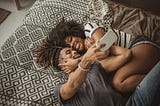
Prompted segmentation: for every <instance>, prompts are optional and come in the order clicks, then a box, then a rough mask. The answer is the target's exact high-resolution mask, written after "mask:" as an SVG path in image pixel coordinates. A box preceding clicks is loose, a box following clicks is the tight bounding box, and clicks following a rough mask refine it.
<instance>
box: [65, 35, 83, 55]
mask: <svg viewBox="0 0 160 106" xmlns="http://www.w3.org/2000/svg"><path fill="white" fill-rule="evenodd" d="M65 42H66V44H67V45H69V47H71V48H72V49H74V50H77V51H79V52H81V51H84V50H85V46H84V39H82V38H80V37H76V36H68V37H66V38H65Z"/></svg>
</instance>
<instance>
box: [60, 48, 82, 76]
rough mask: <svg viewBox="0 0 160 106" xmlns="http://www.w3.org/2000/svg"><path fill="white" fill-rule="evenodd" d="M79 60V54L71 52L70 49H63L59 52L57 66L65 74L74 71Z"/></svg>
mask: <svg viewBox="0 0 160 106" xmlns="http://www.w3.org/2000/svg"><path fill="white" fill-rule="evenodd" d="M79 58H80V54H78V53H77V51H75V50H72V49H71V48H64V49H62V50H61V52H60V56H59V64H61V65H60V67H61V69H62V70H63V71H64V72H66V73H67V71H68V70H66V68H67V69H69V70H70V71H68V72H69V73H70V72H72V71H74V70H75V69H76V68H77V66H78V59H79Z"/></svg>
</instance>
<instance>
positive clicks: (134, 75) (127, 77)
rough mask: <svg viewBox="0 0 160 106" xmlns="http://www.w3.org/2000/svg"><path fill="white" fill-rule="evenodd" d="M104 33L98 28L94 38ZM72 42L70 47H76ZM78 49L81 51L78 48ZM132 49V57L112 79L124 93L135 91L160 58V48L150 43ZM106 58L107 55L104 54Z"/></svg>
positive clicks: (115, 85)
mask: <svg viewBox="0 0 160 106" xmlns="http://www.w3.org/2000/svg"><path fill="white" fill-rule="evenodd" d="M103 34H104V30H103V29H98V30H97V31H95V33H94V34H93V38H92V39H93V40H94V41H97V40H99V39H100V38H101V37H102V36H103ZM72 39H73V38H72ZM75 39H76V38H74V40H75ZM81 43H82V42H81ZM72 44H73V46H70V47H74V41H73V42H72ZM87 48H89V47H87ZM83 49H85V48H83ZM77 50H78V51H79V49H78V48H77ZM81 50H82V48H81ZM131 51H132V52H133V53H132V54H133V57H132V59H131V60H130V61H128V62H127V63H126V64H124V65H123V66H122V67H121V68H120V69H117V70H116V73H115V76H114V77H113V80H112V84H113V87H114V88H115V89H116V90H117V91H119V92H123V93H125V92H131V91H133V90H134V89H135V88H136V86H137V85H138V84H139V83H140V82H141V80H142V79H143V78H144V76H145V75H146V74H147V73H148V72H149V71H150V69H151V68H152V67H153V66H154V65H155V64H156V63H157V62H158V61H159V60H160V50H159V49H158V48H156V47H154V46H152V45H150V44H140V45H137V46H135V47H133V48H131ZM104 58H106V57H105V56H104Z"/></svg>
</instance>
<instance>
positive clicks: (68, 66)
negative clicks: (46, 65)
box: [59, 58, 79, 73]
mask: <svg viewBox="0 0 160 106" xmlns="http://www.w3.org/2000/svg"><path fill="white" fill-rule="evenodd" d="M78 63H79V59H73V58H66V59H65V62H64V63H62V64H59V66H60V67H61V69H62V70H64V72H65V73H70V72H72V71H74V70H76V68H77V66H78Z"/></svg>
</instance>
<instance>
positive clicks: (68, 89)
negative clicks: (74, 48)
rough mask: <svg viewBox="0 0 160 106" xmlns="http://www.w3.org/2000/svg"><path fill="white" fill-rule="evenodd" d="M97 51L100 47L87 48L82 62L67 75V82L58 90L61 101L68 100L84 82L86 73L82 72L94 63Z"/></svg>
mask: <svg viewBox="0 0 160 106" xmlns="http://www.w3.org/2000/svg"><path fill="white" fill-rule="evenodd" d="M97 49H100V47H99V48H95V46H92V47H91V48H89V49H88V51H87V52H86V53H85V54H84V56H83V57H82V60H81V62H80V63H79V65H80V66H78V68H77V69H76V70H75V71H74V72H71V73H70V74H69V78H68V81H67V82H66V83H65V84H63V85H62V86H61V88H60V96H61V98H62V100H68V99H70V98H71V97H72V96H73V95H74V94H75V93H76V92H77V90H78V89H79V88H80V86H81V85H82V84H83V83H84V82H85V80H86V77H87V74H88V71H84V70H83V69H89V67H90V65H91V64H92V62H93V61H94V58H95V52H96V51H97Z"/></svg>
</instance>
